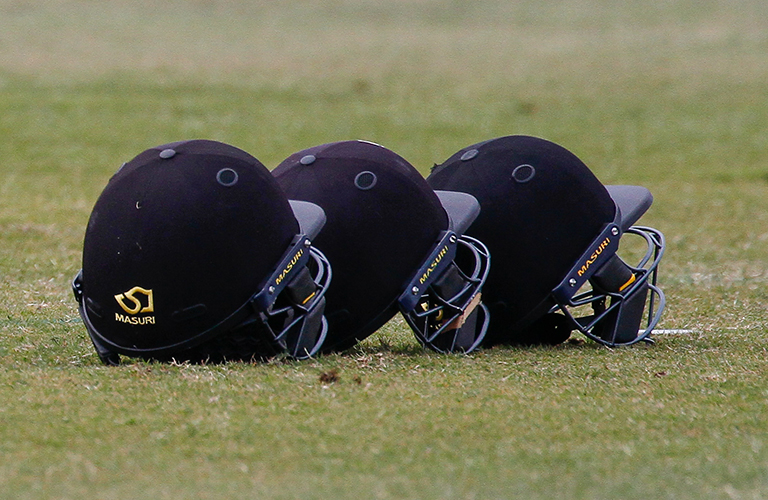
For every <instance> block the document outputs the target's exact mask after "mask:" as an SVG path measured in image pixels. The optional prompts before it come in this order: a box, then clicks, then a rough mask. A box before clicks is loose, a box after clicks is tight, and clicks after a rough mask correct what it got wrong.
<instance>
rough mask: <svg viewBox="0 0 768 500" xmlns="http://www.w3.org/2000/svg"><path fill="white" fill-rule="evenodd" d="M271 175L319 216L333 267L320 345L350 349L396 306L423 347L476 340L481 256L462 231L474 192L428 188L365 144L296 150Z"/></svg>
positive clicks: (472, 212)
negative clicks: (323, 219)
mask: <svg viewBox="0 0 768 500" xmlns="http://www.w3.org/2000/svg"><path fill="white" fill-rule="evenodd" d="M272 173H273V175H274V176H275V178H276V179H277V182H278V183H279V184H280V185H281V186H282V187H283V189H284V190H285V192H286V194H287V195H288V196H289V197H291V198H296V199H300V200H306V201H309V202H312V203H315V204H317V205H319V206H320V207H322V208H323V210H325V213H326V215H327V218H328V220H327V224H326V226H325V228H324V230H323V232H322V233H321V234H320V235H319V236H318V238H317V239H316V240H315V243H316V244H317V246H318V248H320V249H322V251H323V252H324V253H325V254H326V255H327V256H328V260H329V261H330V262H331V264H332V265H333V270H334V284H333V286H331V287H330V289H329V290H328V293H327V294H326V299H327V304H326V316H327V318H328V324H329V329H328V338H327V339H326V343H325V344H324V346H323V350H324V351H340V350H344V349H347V348H349V347H351V346H353V345H354V344H355V343H356V342H358V341H360V340H363V339H365V338H366V337H368V336H370V335H371V334H373V333H374V332H375V331H376V330H378V329H379V328H380V327H381V326H382V325H384V324H385V323H386V322H387V321H389V320H390V319H391V318H392V317H393V316H394V315H395V314H396V313H397V311H398V309H399V310H400V311H401V312H402V314H403V316H404V317H405V319H406V321H407V322H408V324H409V325H410V326H411V328H412V329H413V331H414V334H415V335H416V338H417V339H418V340H419V341H420V342H421V343H422V344H423V345H425V346H427V347H429V348H431V349H434V350H436V351H439V352H453V351H463V352H470V351H472V350H473V349H475V348H476V347H477V346H478V345H479V344H480V342H481V341H482V340H483V338H484V336H485V332H486V329H487V325H488V314H487V309H486V307H485V306H484V305H483V304H482V302H481V300H480V298H481V297H480V289H481V287H482V285H483V283H484V281H485V279H486V277H487V274H488V268H489V255H488V251H487V249H486V248H485V246H484V245H483V244H482V243H481V242H479V241H478V240H476V239H474V238H471V237H468V236H466V235H464V234H463V233H464V231H465V230H466V228H467V227H468V226H469V224H471V222H472V221H473V220H474V219H475V217H477V214H478V213H479V210H480V206H479V204H478V203H477V200H475V198H474V197H472V196H471V195H467V194H465V193H458V192H437V193H436V192H434V191H433V190H432V189H431V188H430V187H429V185H428V184H427V183H426V181H425V180H424V178H423V177H422V176H421V174H420V173H419V172H418V171H417V170H416V169H415V168H414V167H413V166H412V165H411V164H409V163H408V162H407V161H406V160H405V159H403V158H402V157H400V156H398V155H397V154H395V153H393V152H392V151H390V150H388V149H386V148H384V147H382V146H379V145H377V144H373V143H370V142H366V141H343V142H334V143H330V144H324V145H320V146H316V147H313V148H309V149H306V150H303V151H299V152H297V153H295V154H293V155H291V156H290V157H288V158H287V159H286V160H284V161H283V162H282V163H281V164H280V165H278V167H277V168H276V169H275V170H274V171H273V172H272Z"/></svg>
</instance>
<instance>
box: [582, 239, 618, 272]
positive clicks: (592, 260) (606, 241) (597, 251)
mask: <svg viewBox="0 0 768 500" xmlns="http://www.w3.org/2000/svg"><path fill="white" fill-rule="evenodd" d="M610 242H611V239H610V238H605V239H604V240H603V241H602V243H600V244H599V245H598V246H597V248H596V249H595V251H594V252H592V255H590V256H589V258H588V259H587V260H586V262H584V265H582V266H581V269H579V271H578V272H577V274H578V275H579V276H583V275H584V273H586V272H587V269H589V266H591V265H592V264H594V263H595V261H596V260H597V258H598V257H599V256H600V254H601V253H603V250H605V249H606V248H607V247H608V244H609V243H610Z"/></svg>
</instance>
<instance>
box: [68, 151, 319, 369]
mask: <svg viewBox="0 0 768 500" xmlns="http://www.w3.org/2000/svg"><path fill="white" fill-rule="evenodd" d="M324 222H325V215H324V213H323V211H322V209H321V208H320V207H318V206H316V205H313V204H311V203H307V202H302V201H295V202H294V201H289V200H288V199H287V198H286V197H285V194H284V193H283V191H282V190H281V189H280V187H279V186H278V185H277V182H275V179H274V178H273V177H272V175H271V174H270V173H269V171H268V170H267V169H266V168H265V167H264V166H263V165H262V164H261V163H260V162H259V161H258V160H257V159H256V158H254V157H253V156H251V155H249V154H248V153H246V152H244V151H242V150H240V149H237V148H235V147H233V146H229V145H227V144H223V143H220V142H215V141H208V140H192V141H184V142H177V143H172V144H165V145H162V146H158V147H155V148H151V149H148V150H147V151H144V152H143V153H141V154H139V155H138V156H136V157H135V158H134V159H133V160H131V161H130V162H128V163H126V164H124V165H123V166H122V167H121V168H120V170H118V172H117V173H116V174H115V175H114V176H113V177H112V178H111V179H110V181H109V183H108V184H107V186H106V187H105V188H104V191H103V192H102V193H101V195H100V197H99V199H98V201H97V202H96V204H95V206H94V208H93V211H92V212H91V216H90V220H89V221H88V227H87V229H86V232H85V241H84V248H83V267H82V270H81V271H80V273H79V274H78V275H77V277H76V278H75V280H74V283H73V289H74V292H75V297H76V298H77V302H78V305H79V311H80V315H81V316H82V319H83V322H84V323H85V326H86V328H87V331H88V333H89V335H90V337H91V340H92V342H93V344H94V347H95V348H96V351H97V353H98V355H99V357H100V358H101V359H102V361H103V362H104V363H107V364H117V363H119V360H120V356H119V355H121V354H122V355H126V356H132V357H139V358H145V359H154V360H163V361H165V360H172V359H173V360H178V361H192V362H221V361H225V360H246V361H247V360H251V359H263V358H267V357H271V356H274V355H278V354H283V353H285V354H287V355H289V356H293V357H295V358H305V357H308V356H311V355H313V354H314V353H316V352H318V350H319V349H320V346H321V345H322V343H323V340H324V339H325V335H326V332H327V322H326V320H325V318H324V316H323V310H324V305H325V298H324V294H325V291H326V289H327V287H328V284H329V280H330V274H331V273H330V266H329V264H328V262H327V260H326V259H325V257H324V256H323V255H322V253H321V252H319V251H318V250H317V249H316V248H314V247H312V245H311V240H312V239H313V238H314V237H315V236H316V235H317V234H318V233H319V232H320V230H321V228H322V226H323V224H324Z"/></svg>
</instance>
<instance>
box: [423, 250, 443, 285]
mask: <svg viewBox="0 0 768 500" xmlns="http://www.w3.org/2000/svg"><path fill="white" fill-rule="evenodd" d="M447 253H448V245H445V246H444V247H443V248H441V249H440V252H438V254H437V257H435V260H433V261H432V263H430V264H429V267H428V268H427V270H426V271H424V274H422V275H421V277H420V278H419V284H420V285H423V284H424V283H425V282H426V281H427V279H429V275H430V274H432V271H434V270H435V268H437V266H438V264H440V261H441V260H443V257H445V255H446V254H447Z"/></svg>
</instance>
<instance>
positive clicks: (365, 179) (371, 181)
mask: <svg viewBox="0 0 768 500" xmlns="http://www.w3.org/2000/svg"><path fill="white" fill-rule="evenodd" d="M376 181H377V178H376V174H374V173H373V172H369V171H367V170H365V171H363V172H360V173H359V174H357V176H355V186H357V189H360V190H362V191H367V190H369V189H371V188H372V187H373V186H375V185H376Z"/></svg>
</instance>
